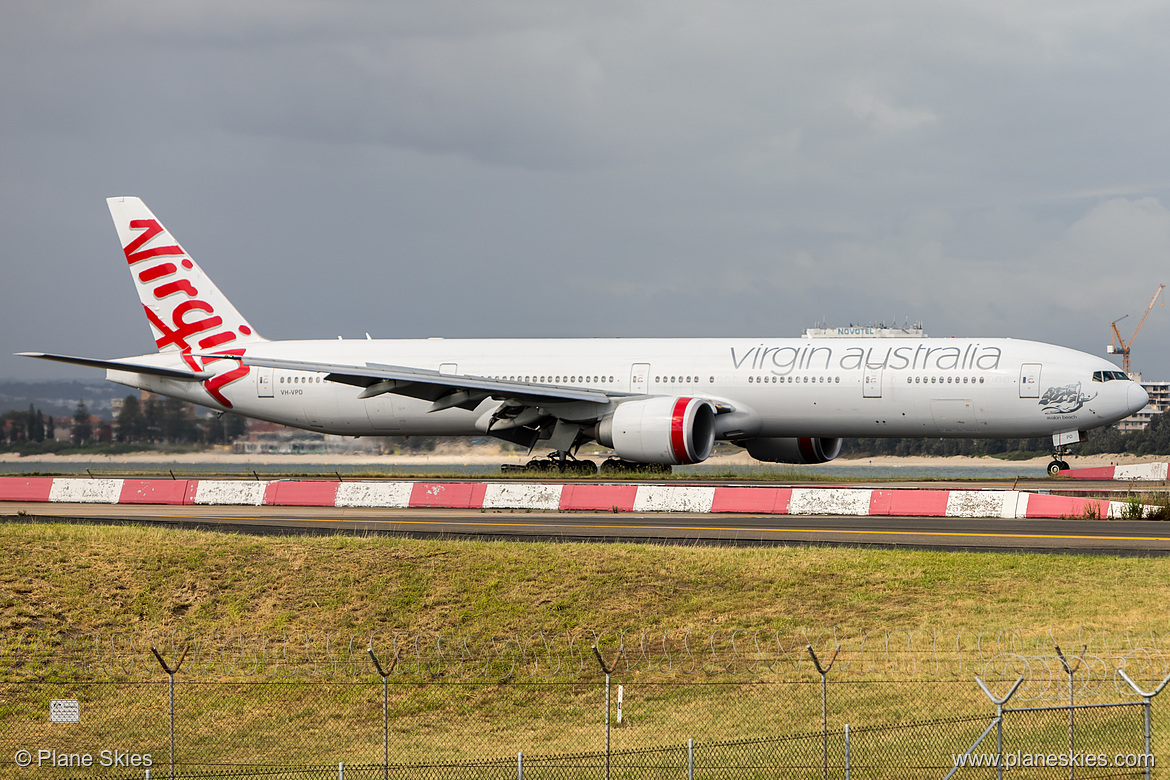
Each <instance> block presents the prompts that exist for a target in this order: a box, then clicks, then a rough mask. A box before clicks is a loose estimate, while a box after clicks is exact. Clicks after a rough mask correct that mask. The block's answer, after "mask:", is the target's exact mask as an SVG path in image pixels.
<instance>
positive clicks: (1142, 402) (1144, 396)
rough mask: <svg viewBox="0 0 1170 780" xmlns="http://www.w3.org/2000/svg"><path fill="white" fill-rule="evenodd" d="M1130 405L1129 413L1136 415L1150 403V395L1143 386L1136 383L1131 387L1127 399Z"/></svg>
mask: <svg viewBox="0 0 1170 780" xmlns="http://www.w3.org/2000/svg"><path fill="white" fill-rule="evenodd" d="M1126 401H1127V402H1128V404H1129V413H1130V414H1136V413H1137V412H1139V411H1141V410H1142V409H1144V408H1145V406H1146V404H1148V403H1149V402H1150V394H1149V393H1147V392H1146V391H1145V388H1143V387H1142V386H1141V385H1139V384H1138V383H1137V382H1134V383H1133V384H1132V385H1130V386H1129V395H1128V396H1127V397H1126Z"/></svg>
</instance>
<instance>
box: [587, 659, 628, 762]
mask: <svg viewBox="0 0 1170 780" xmlns="http://www.w3.org/2000/svg"><path fill="white" fill-rule="evenodd" d="M593 655H595V656H597V663H598V664H600V665H601V671H603V672H605V780H609V678H610V675H612V674H613V670H614V668H615V667H617V663H618V661H619V660H620V659H621V657H622V648H620V647H619V648H618V654H617V657H616V658H614V659H613V666H607V665H606V663H605V659H604V658H602V657H601V651H600V650H598V649H597V645H594V646H593Z"/></svg>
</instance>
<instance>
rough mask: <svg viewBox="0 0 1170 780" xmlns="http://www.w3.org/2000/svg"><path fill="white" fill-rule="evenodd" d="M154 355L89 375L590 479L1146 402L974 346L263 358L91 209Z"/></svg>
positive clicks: (193, 288) (178, 263) (169, 240)
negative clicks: (123, 270)
mask: <svg viewBox="0 0 1170 780" xmlns="http://www.w3.org/2000/svg"><path fill="white" fill-rule="evenodd" d="M108 203H109V207H110V214H111V215H112V216H113V218H114V224H115V225H116V226H117V229H118V237H119V238H120V239H121V244H122V248H123V252H124V253H125V256H126V262H127V263H128V264H129V267H130V273H131V276H132V277H133V279H134V285H135V287H137V289H138V296H139V298H140V300H141V301H142V306H143V309H144V310H145V313H146V318H147V320H148V321H149V322H150V327H151V330H152V331H153V333H154V338H155V344H156V345H157V347H158V352H157V353H152V354H147V355H139V356H136V357H126V358H117V359H110V360H98V359H90V358H79V357H72V356H68V355H56V354H46V353H42V352H26V353H20V354H22V355H27V356H29V357H38V358H45V359H48V360H57V361H63V362H66V363H74V364H79V365H83V366H92V367H97V368H104V369H106V378H107V379H109V380H111V381H113V382H117V383H120V384H123V385H127V386H129V387H134V388H140V389H142V390H149V391H150V392H152V393H158V394H159V395H164V396H169V397H171V398H178V399H180V400H183V401H190V402H192V403H196V404H201V405H203V406H207V407H210V408H211V409H214V410H215V411H217V412H220V413H222V412H227V411H231V412H234V413H237V414H241V415H244V416H247V417H255V418H257V419H260V420H268V421H271V422H275V423H281V424H284V425H291V426H294V427H297V428H304V429H307V430H312V431H320V432H323V433H332V434H342V435H349V436H414V435H418V436H483V435H488V436H494V437H497V438H500V439H504V440H507V441H510V442H514V443H518V444H521V445H523V446H526V447H528V448H529V449H530V450H532V449H534V448H541V449H542V450H547V451H550V452H552V453H553V457H551V458H549V459H543V460H537V461H535V463H537V464H540V465H541V466H543V467H545V468H549V467H559V468H560V469H562V470H563V469H566V468H570V469H574V470H576V469H581V470H589V471H595V470H596V468H597V467H596V465H595V464H593V463H592V462H590V461H577V460H576V458H575V455H576V452H577V449H578V448H579V447H580V446H581V445H582V444H584V443H586V442H589V441H596V442H599V443H600V444H601V445H603V446H604V447H608V448H611V449H612V450H613V451H614V453H615V455H616V458H614V459H612V460H610V461H606V464H603V465H606V466H612V465H615V464H621V465H624V466H626V467H630V468H632V469H638V468H645V469H653V468H662V467H669V466H672V465H676V464H687V463H699V462H701V461H703V460H705V459H706V458H707V457H708V456H709V455H710V454H711V450H712V447H713V445H714V443H715V442H716V441H717V440H722V441H731V442H734V443H735V444H738V445H740V446H741V447H744V448H746V449H747V451H748V452H749V453H750V454H751V455H752V457H754V458H756V459H758V460H761V461H767V462H771V463H824V462H826V461H830V460H832V459H833V458H835V457H836V456H837V455H838V454H839V453H840V451H841V440H842V439H843V438H849V437H953V438H1032V437H1049V436H1051V437H1052V442H1053V451H1054V453H1055V455H1054V459H1053V462H1052V464H1051V465H1050V467H1049V470H1050V471H1051V472H1052V473H1056V471H1058V470H1059V469H1061V468H1067V466H1065V465H1064V463H1063V462H1062V461H1061V460H1060V458H1061V456H1062V454H1063V453H1064V452H1065V451H1066V447H1067V446H1068V445H1069V444H1071V443H1074V442H1076V441H1079V440H1080V439H1081V438H1082V437H1083V436H1084V432H1085V431H1087V430H1089V429H1091V428H1097V427H1100V426H1103V425H1108V424H1110V423H1114V422H1117V421H1118V420H1121V419H1123V418H1125V417H1128V416H1129V415H1131V414H1133V413H1134V412H1136V411H1138V410H1139V409H1141V408H1142V407H1143V406H1145V405H1146V402H1147V400H1148V396H1147V395H1146V392H1145V391H1144V390H1143V389H1142V388H1141V386H1140V385H1138V384H1137V383H1136V382H1133V381H1131V380H1130V379H1129V378H1128V377H1127V376H1126V375H1125V374H1123V373H1122V372H1121V371H1119V370H1118V369H1117V366H1115V365H1114V364H1112V363H1110V362H1108V361H1106V360H1104V359H1103V358H1098V357H1094V356H1092V355H1088V354H1085V353H1083V352H1077V351H1074V350H1071V349H1067V348H1064V347H1058V346H1054V345H1051V344H1043V343H1038V342H1035V341H1018V340H1014V339H1003V338H986V339H968V338H962V339H960V338H948V339H930V338H905V339H902V338H892V339H872V338H871V339H865V338H858V339H808V338H796V339H778V338H730V339H728V338H664V339H658V338H656V339H649V338H609V339H600V338H599V339H540V338H531V339H410V340H405V339H402V340H400V339H371V338H369V336H368V335H367V337H366V338H365V339H349V340H347V339H340V338H339V339H338V340H336V341H332V340H319V341H318V340H314V341H269V340H268V339H265V338H262V337H261V336H260V334H259V333H257V332H256V329H255V328H253V327H252V325H251V324H250V323H249V322H248V321H247V320H246V319H244V317H243V316H242V315H241V314H240V313H239V312H238V311H237V310H236V308H235V307H234V306H233V305H232V304H231V303H230V302H229V301H228V299H227V298H226V297H224V295H223V293H221V292H220V291H219V289H218V288H217V287H216V286H215V285H214V284H213V283H212V281H211V279H210V278H208V276H207V275H206V274H204V273H203V271H202V270H201V269H200V268H199V266H198V265H196V264H195V261H194V260H193V259H192V258H191V256H190V255H189V254H187V253H186V252H185V251H183V249H182V247H180V246H179V244H178V242H177V241H175V239H174V238H173V237H172V236H171V234H170V233H169V232H168V231H167V230H166V229H165V228H164V227H163V226H162V224H161V223H160V222H159V221H158V220H157V219H156V218H155V216H154V214H152V213H151V212H150V210H149V209H147V208H146V206H145V205H144V204H143V202H142V201H141V200H139V199H138V198H130V197H122V198H110V199H109V201H108Z"/></svg>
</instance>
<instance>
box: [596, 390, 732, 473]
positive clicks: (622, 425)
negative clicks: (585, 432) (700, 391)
mask: <svg viewBox="0 0 1170 780" xmlns="http://www.w3.org/2000/svg"><path fill="white" fill-rule="evenodd" d="M597 440H598V441H599V442H600V443H601V444H603V445H604V446H606V447H613V450H614V452H616V453H617V456H618V457H619V458H621V459H622V460H629V461H633V462H635V463H659V464H663V465H667V466H677V465H682V464H686V463H699V462H701V461H704V460H706V459H707V457H708V456H709V455H710V454H711V448H712V447H713V446H714V444H715V407H714V406H713V405H712V404H711V402H710V401H703V400H700V399H698V398H648V399H646V400H641V401H626V402H625V403H623V404H619V405H618V407H617V409H615V410H614V413H613V414H612V415H610V416H609V417H607V418H606V419H604V420H602V421H601V423H600V424H599V425H598V426H597Z"/></svg>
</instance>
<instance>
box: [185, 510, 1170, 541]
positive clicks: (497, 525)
mask: <svg viewBox="0 0 1170 780" xmlns="http://www.w3.org/2000/svg"><path fill="white" fill-rule="evenodd" d="M171 517H177V518H181V519H187V520H216V521H223V520H224V518H218V517H208V518H201V517H192V516H184V515H180V516H174V515H171ZM265 519H266V520H279V521H287V522H290V523H293V522H295V523H314V522H345V523H377V524H381V525H448V526H466V527H469V528H474V527H487V528H501V529H503V528H570V529H597V530H603V531H612V530H639V531H706V532H716V531H723V532H727V531H737V532H741V533H772V534H778V533H798V534H858V535H871V536H955V537H963V538H985V539H988V538H989V539H1082V540H1085V541H1126V542H1170V537H1163V536H1095V535H1075V534H1020V533H999V534H997V533H972V532H969V531H888V530H881V529H876V528H875V529H847V528H737V527H734V526H702V525H694V526H691V525H605V526H600V525H598V526H587V525H570V524H563V523H487V522H464V521H452V520H393V519H391V520H383V519H380V518H360V519H358V518H350V519H339V520H316V519H313V518H299V517H287V518H278V517H273V518H265ZM761 519H763V516H761Z"/></svg>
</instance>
